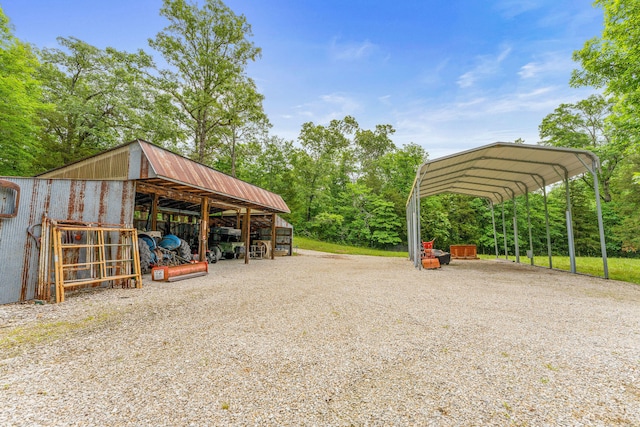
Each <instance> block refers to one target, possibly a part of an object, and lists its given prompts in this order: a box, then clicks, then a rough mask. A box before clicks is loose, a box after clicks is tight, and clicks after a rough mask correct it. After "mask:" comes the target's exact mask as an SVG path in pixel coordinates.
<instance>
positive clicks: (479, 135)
mask: <svg viewBox="0 0 640 427" xmlns="http://www.w3.org/2000/svg"><path fill="white" fill-rule="evenodd" d="M588 91H589V89H584V90H576V89H571V88H569V87H567V86H562V85H558V86H553V85H547V86H537V87H534V88H531V89H526V90H525V89H521V90H516V91H514V92H509V93H503V94H498V93H495V92H494V93H485V94H484V95H483V96H479V97H469V98H465V97H461V98H460V99H457V100H454V101H451V102H447V103H438V104H427V103H424V104H422V105H420V106H414V107H413V108H408V109H406V110H403V111H397V112H396V113H395V118H396V121H395V123H394V124H393V125H394V127H395V128H396V134H395V136H394V141H395V143H396V144H397V145H399V146H400V145H402V144H407V143H409V142H415V143H418V144H421V145H423V146H424V148H425V149H426V150H427V151H428V152H429V157H430V158H432V159H433V158H437V157H441V156H445V155H449V154H453V153H455V152H459V151H463V150H467V149H470V148H474V147H477V146H480V145H484V144H489V143H492V142H496V141H514V140H516V139H517V138H523V139H524V140H525V141H526V142H527V143H532V144H535V143H536V142H537V141H538V140H539V136H538V126H539V124H540V123H541V121H542V119H543V118H544V117H545V116H546V115H547V114H549V113H551V112H552V111H553V109H555V108H556V107H557V106H558V105H560V104H561V103H563V102H576V101H577V100H579V99H583V98H584V97H586V96H588V93H587V92H588ZM463 95H464V94H463Z"/></svg>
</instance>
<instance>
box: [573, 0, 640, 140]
mask: <svg viewBox="0 0 640 427" xmlns="http://www.w3.org/2000/svg"><path fill="white" fill-rule="evenodd" d="M594 5H595V6H597V7H600V8H602V9H603V11H604V28H603V31H602V35H601V36H600V37H595V38H592V39H590V40H587V41H586V42H585V44H584V46H583V48H582V49H580V50H578V51H575V52H574V53H573V59H574V60H575V61H576V62H578V63H580V65H581V69H578V70H574V71H573V74H572V76H571V85H572V86H575V87H579V86H592V87H595V88H603V89H604V91H605V94H607V95H609V96H611V97H613V99H614V102H615V108H614V112H615V114H612V115H611V116H610V117H609V120H608V121H609V122H610V123H611V124H612V125H613V127H614V129H615V131H617V132H621V133H622V134H623V136H624V138H630V139H631V142H632V143H633V144H634V146H635V148H634V150H636V151H637V150H638V144H640V139H639V138H638V135H640V122H639V121H638V120H637V117H638V116H639V115H640V73H639V72H638V64H640V3H638V2H637V1H636V0H596V1H595V2H594Z"/></svg>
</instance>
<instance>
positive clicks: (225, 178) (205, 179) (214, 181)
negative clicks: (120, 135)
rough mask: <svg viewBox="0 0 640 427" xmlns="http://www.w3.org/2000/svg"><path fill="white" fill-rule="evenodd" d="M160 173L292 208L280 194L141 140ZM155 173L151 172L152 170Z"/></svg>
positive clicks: (223, 192)
mask: <svg viewBox="0 0 640 427" xmlns="http://www.w3.org/2000/svg"><path fill="white" fill-rule="evenodd" d="M138 142H139V144H140V146H141V147H142V150H143V151H144V153H145V155H146V157H147V159H148V160H149V163H150V164H151V168H152V169H153V171H154V172H155V175H157V176H158V177H165V178H169V179H172V180H175V181H180V182H184V183H185V184H189V185H192V186H195V187H198V188H200V189H203V190H206V191H211V192H213V193H218V194H221V195H227V196H231V197H233V198H235V199H238V200H241V201H247V202H250V203H251V204H255V205H259V206H262V207H264V208H268V209H276V210H277V211H280V212H290V211H289V207H288V206H287V204H286V203H285V202H284V200H283V199H282V197H281V196H280V195H278V194H275V193H272V192H270V191H267V190H265V189H263V188H260V187H257V186H255V185H252V184H249V183H248V182H245V181H242V180H239V179H236V178H234V177H232V176H229V175H226V174H224V173H222V172H219V171H217V170H215V169H211V168H209V167H207V166H204V165H201V164H199V163H196V162H193V161H191V160H189V159H186V158H184V157H181V156H178V155H177V154H174V153H172V152H170V151H167V150H164V149H162V148H160V147H156V146H155V145H153V144H149V143H148V142H144V141H138ZM149 175H150V176H151V174H149Z"/></svg>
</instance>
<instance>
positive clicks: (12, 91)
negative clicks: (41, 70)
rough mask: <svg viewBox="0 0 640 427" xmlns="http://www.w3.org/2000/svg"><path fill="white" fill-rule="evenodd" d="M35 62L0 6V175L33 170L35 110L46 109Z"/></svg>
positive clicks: (37, 131) (22, 173) (26, 172)
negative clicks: (14, 33) (15, 35)
mask: <svg viewBox="0 0 640 427" xmlns="http://www.w3.org/2000/svg"><path fill="white" fill-rule="evenodd" d="M38 65H39V64H38V59H37V57H36V55H35V53H34V52H33V50H32V49H31V47H30V46H29V45H28V44H26V43H23V42H21V41H20V40H18V39H17V38H16V37H14V36H13V32H12V30H11V26H10V24H9V19H8V18H7V16H6V15H5V14H4V12H3V10H2V8H0V176H2V175H30V174H32V173H33V172H36V170H35V168H34V165H33V163H34V160H35V159H36V158H37V157H39V153H40V149H39V143H38V139H37V136H38V133H39V127H40V125H39V121H38V114H39V113H40V112H42V111H45V110H46V109H47V106H46V105H45V104H44V103H43V102H42V101H41V88H40V82H39V81H38V79H37V77H36V75H37V68H38Z"/></svg>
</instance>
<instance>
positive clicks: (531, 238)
mask: <svg viewBox="0 0 640 427" xmlns="http://www.w3.org/2000/svg"><path fill="white" fill-rule="evenodd" d="M524 196H525V200H526V201H527V226H528V227H529V253H530V254H531V265H533V235H532V234H531V207H530V206H529V189H528V188H527V192H526V193H524Z"/></svg>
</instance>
